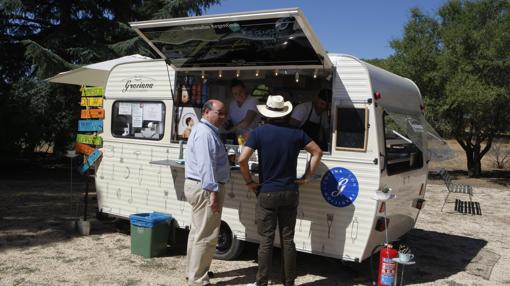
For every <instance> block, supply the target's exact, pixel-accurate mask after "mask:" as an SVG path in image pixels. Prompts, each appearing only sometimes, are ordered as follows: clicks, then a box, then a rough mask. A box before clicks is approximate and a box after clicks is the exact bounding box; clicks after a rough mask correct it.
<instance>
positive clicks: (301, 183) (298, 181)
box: [294, 176, 308, 186]
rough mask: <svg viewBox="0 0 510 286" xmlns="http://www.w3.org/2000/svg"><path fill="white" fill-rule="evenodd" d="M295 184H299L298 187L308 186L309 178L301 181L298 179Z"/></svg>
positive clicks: (303, 178)
mask: <svg viewBox="0 0 510 286" xmlns="http://www.w3.org/2000/svg"><path fill="white" fill-rule="evenodd" d="M294 183H296V184H298V185H300V186H301V185H304V184H308V178H307V177H305V176H303V177H302V178H301V179H296V180H294Z"/></svg>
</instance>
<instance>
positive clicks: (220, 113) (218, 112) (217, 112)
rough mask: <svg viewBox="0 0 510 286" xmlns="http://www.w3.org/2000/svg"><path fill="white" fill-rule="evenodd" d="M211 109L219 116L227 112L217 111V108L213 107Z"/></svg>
mask: <svg viewBox="0 0 510 286" xmlns="http://www.w3.org/2000/svg"><path fill="white" fill-rule="evenodd" d="M211 111H213V112H214V113H216V114H218V115H219V116H225V115H227V113H225V111H218V110H214V109H211Z"/></svg>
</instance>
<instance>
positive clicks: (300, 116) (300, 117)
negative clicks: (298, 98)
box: [290, 101, 329, 129]
mask: <svg viewBox="0 0 510 286" xmlns="http://www.w3.org/2000/svg"><path fill="white" fill-rule="evenodd" d="M312 108H313V102H311V101H308V102H304V103H301V104H298V105H296V107H294V110H293V111H292V114H291V115H290V117H291V118H293V119H295V120H297V121H299V122H301V124H300V125H299V127H303V125H304V124H305V123H306V121H307V120H310V121H311V122H313V123H321V125H322V128H325V129H328V126H329V122H328V117H327V116H328V115H327V112H322V114H320V115H319V114H317V112H316V111H315V108H314V109H313V111H312V114H310V111H311V109H312ZM309 115H310V119H308V116H309ZM321 117H322V121H321Z"/></svg>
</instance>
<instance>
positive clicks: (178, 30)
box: [130, 8, 331, 70]
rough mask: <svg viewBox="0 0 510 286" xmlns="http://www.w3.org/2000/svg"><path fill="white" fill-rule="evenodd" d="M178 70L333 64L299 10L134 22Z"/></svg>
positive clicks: (324, 66) (138, 31)
mask: <svg viewBox="0 0 510 286" xmlns="http://www.w3.org/2000/svg"><path fill="white" fill-rule="evenodd" d="M130 25H131V27H133V28H134V30H135V31H136V32H137V33H138V34H139V35H140V36H141V37H142V38H143V39H144V40H145V41H146V42H147V43H148V44H149V45H150V46H151V47H152V48H153V49H154V50H155V51H156V52H157V53H158V54H159V55H160V56H161V57H162V58H164V59H166V60H167V62H169V63H170V64H171V65H172V66H173V68H175V69H177V70H193V69H200V68H222V67H228V68H232V67H234V68H235V67H253V68H257V67H275V68H276V67H279V68H281V67H295V68H299V67H310V68H313V67H316V68H325V69H328V68H330V67H331V61H330V60H329V57H328V56H327V54H326V51H325V50H324V49H323V48H322V46H321V44H320V42H319V41H318V39H317V37H316V36H315V33H314V32H313V31H312V29H311V27H310V25H309V23H308V21H307V19H306V18H305V17H304V15H303V12H302V11H301V10H300V9H298V8H292V9H279V10H267V11H257V12H246V13H233V14H220V15H212V16H197V17H185V18H171V19H162V20H150V21H142V22H132V23H130Z"/></svg>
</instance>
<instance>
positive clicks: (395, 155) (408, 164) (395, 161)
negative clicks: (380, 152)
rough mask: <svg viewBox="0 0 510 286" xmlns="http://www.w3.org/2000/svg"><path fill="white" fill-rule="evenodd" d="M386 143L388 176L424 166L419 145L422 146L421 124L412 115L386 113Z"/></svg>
mask: <svg viewBox="0 0 510 286" xmlns="http://www.w3.org/2000/svg"><path fill="white" fill-rule="evenodd" d="M383 116H384V141H385V151H386V168H387V173H388V175H390V176H391V175H394V174H398V173H402V172H406V171H409V170H414V169H420V168H421V167H422V166H423V153H422V151H421V150H420V148H419V146H417V144H418V145H419V144H422V143H423V140H422V134H421V133H422V130H423V128H421V127H420V126H421V124H420V122H419V121H418V120H417V119H414V118H413V117H412V116H411V115H405V114H396V113H392V114H391V116H390V114H388V113H386V112H384V115H383Z"/></svg>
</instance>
